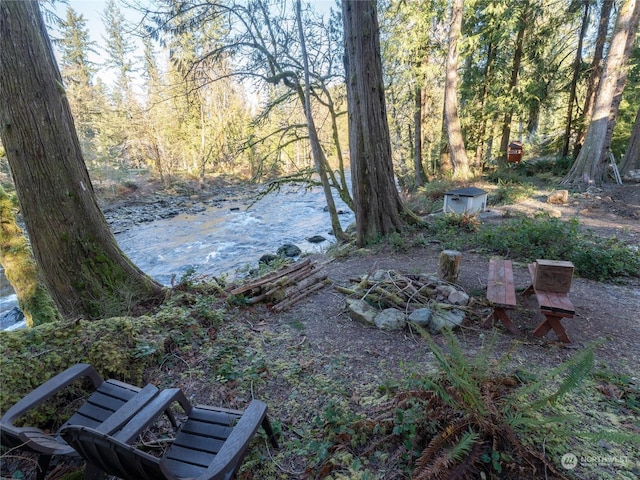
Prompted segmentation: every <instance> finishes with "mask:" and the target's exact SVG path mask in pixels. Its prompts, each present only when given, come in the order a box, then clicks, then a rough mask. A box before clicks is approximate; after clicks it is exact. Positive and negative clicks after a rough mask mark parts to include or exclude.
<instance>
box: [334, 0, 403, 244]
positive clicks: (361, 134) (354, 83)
mask: <svg viewBox="0 0 640 480" xmlns="http://www.w3.org/2000/svg"><path fill="white" fill-rule="evenodd" d="M342 19H343V22H344V43H345V72H346V77H347V104H348V112H349V149H350V153H351V178H352V182H353V200H354V205H355V207H356V208H355V214H356V235H357V238H356V243H357V245H358V246H360V247H362V246H365V245H367V244H370V243H372V242H375V241H378V240H379V239H380V237H383V236H386V235H388V234H390V233H393V232H396V231H399V230H401V229H403V227H404V226H405V219H404V218H403V212H404V206H403V204H402V201H401V200H400V195H399V193H398V190H397V188H396V184H395V179H394V174H393V164H392V161H391V141H390V137H389V125H388V123H387V109H386V104H385V98H384V84H383V78H382V60H381V58H380V37H379V35H380V34H379V27H378V18H377V12H376V4H375V1H373V0H365V1H343V2H342Z"/></svg>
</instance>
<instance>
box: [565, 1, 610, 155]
mask: <svg viewBox="0 0 640 480" xmlns="http://www.w3.org/2000/svg"><path fill="white" fill-rule="evenodd" d="M613 2H614V0H602V6H601V8H600V21H599V22H598V34H597V35H596V46H595V49H594V51H593V59H592V60H591V66H590V67H589V78H588V79H587V93H586V94H585V99H584V107H583V108H582V120H581V122H580V128H579V129H578V130H577V132H576V143H575V145H574V148H573V158H574V159H575V158H577V157H578V154H579V153H580V149H581V148H582V144H583V143H584V136H585V134H586V132H587V126H588V124H589V122H590V121H591V116H592V115H593V107H594V105H595V101H596V93H597V91H598V86H599V85H600V78H601V77H602V68H603V63H604V47H605V44H606V43H607V34H608V32H609V20H610V18H611V10H612V9H613Z"/></svg>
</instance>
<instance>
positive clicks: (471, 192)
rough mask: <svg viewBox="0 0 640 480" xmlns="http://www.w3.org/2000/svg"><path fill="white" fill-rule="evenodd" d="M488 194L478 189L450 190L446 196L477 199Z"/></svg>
mask: <svg viewBox="0 0 640 480" xmlns="http://www.w3.org/2000/svg"><path fill="white" fill-rule="evenodd" d="M486 193H487V192H485V191H484V190H482V189H481V188H477V187H466V188H458V189H457V190H449V191H448V192H445V195H458V196H460V197H477V196H478V195H485V194H486Z"/></svg>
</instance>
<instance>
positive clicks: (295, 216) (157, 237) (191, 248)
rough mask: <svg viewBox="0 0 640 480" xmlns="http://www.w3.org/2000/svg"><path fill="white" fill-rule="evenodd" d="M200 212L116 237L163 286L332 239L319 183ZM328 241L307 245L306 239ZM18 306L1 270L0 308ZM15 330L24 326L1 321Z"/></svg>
mask: <svg viewBox="0 0 640 480" xmlns="http://www.w3.org/2000/svg"><path fill="white" fill-rule="evenodd" d="M335 202H336V206H337V208H338V209H339V211H341V212H342V213H341V214H340V215H339V218H340V223H341V225H342V228H343V229H344V228H346V227H347V226H348V225H349V224H350V223H352V222H353V221H354V215H353V212H351V210H349V208H348V207H347V206H346V205H345V204H344V203H343V202H342V201H341V200H340V199H339V198H335ZM204 206H205V208H204V209H203V210H202V211H200V212H199V213H194V214H179V215H176V216H174V217H172V218H168V219H163V220H157V221H153V222H148V223H143V224H140V225H137V226H134V227H132V228H130V229H129V230H127V231H124V232H121V233H116V234H115V237H116V240H117V242H118V244H119V245H120V248H122V250H123V251H124V253H125V254H126V255H127V256H128V257H129V258H130V259H131V260H132V261H133V262H134V263H135V264H136V265H138V267H140V269H141V270H143V271H144V272H145V273H147V274H148V275H150V276H152V277H153V278H155V279H156V280H158V281H159V282H161V283H163V284H164V285H170V284H171V281H172V278H173V279H175V281H179V280H180V278H181V277H182V276H183V275H184V274H185V273H187V272H189V271H194V272H195V273H196V274H202V275H212V276H223V275H226V276H227V277H228V278H237V277H239V276H242V275H243V274H244V273H246V271H247V270H248V268H254V267H256V266H257V264H258V260H259V259H260V257H261V256H262V255H264V254H269V253H271V254H275V253H276V251H277V249H278V248H279V247H280V246H282V245H283V244H287V243H288V244H294V245H296V246H298V247H299V248H300V250H301V251H302V252H303V253H308V252H321V251H325V250H326V249H327V248H329V246H330V245H331V243H333V242H334V238H333V236H332V234H331V220H330V218H329V213H328V212H326V211H325V206H326V200H325V197H324V193H323V191H322V189H321V188H320V187H314V188H311V189H306V188H302V187H286V188H285V187H283V188H282V189H281V190H280V192H279V193H272V194H269V195H268V196H266V197H264V198H263V199H262V200H260V201H259V202H257V203H255V204H253V205H251V202H250V200H249V199H231V200H229V201H224V202H220V201H216V202H215V203H214V202H213V201H212V202H210V203H207V204H205V205H204ZM316 235H319V236H322V237H324V238H326V239H327V240H326V241H324V242H321V243H311V242H309V241H307V238H310V237H312V236H316ZM16 305H17V300H16V298H15V294H13V291H12V290H11V289H10V286H9V285H8V282H7V280H6V279H5V278H4V275H2V274H1V273H0V312H8V311H9V310H11V309H12V308H13V307H14V306H16ZM1 322H2V320H1V319H0V328H2V329H14V328H16V327H21V326H24V325H18V324H11V325H2V323H1Z"/></svg>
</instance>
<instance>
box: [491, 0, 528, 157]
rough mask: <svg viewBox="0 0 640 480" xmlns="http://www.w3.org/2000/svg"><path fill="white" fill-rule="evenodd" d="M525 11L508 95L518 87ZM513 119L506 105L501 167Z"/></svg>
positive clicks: (511, 110) (517, 41) (519, 31)
mask: <svg viewBox="0 0 640 480" xmlns="http://www.w3.org/2000/svg"><path fill="white" fill-rule="evenodd" d="M526 15H527V13H526V10H523V13H522V14H521V17H520V26H519V28H518V35H517V37H516V49H515V52H514V54H513V66H512V67H511V80H510V81H509V93H510V94H512V93H513V92H514V91H515V89H516V87H517V86H518V75H519V73H520V64H521V63H522V55H523V53H524V32H525V29H526V26H527V19H526ZM512 119H513V108H512V107H511V105H507V112H506V113H505V115H504V121H503V122H502V137H501V139H500V157H499V161H498V163H499V164H500V165H502V166H504V165H506V163H507V150H508V149H509V141H510V137H511V120H512Z"/></svg>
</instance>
